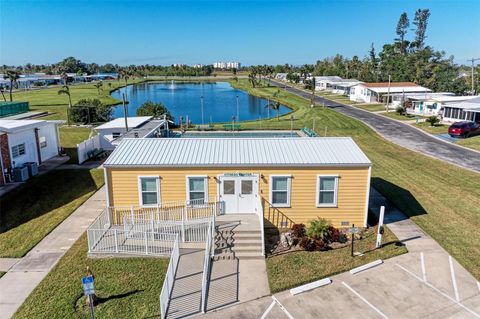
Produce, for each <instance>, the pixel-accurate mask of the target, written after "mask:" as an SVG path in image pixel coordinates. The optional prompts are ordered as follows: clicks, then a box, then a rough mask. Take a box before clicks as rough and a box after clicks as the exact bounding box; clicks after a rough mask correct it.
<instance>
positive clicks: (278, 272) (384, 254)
mask: <svg viewBox="0 0 480 319" xmlns="http://www.w3.org/2000/svg"><path fill="white" fill-rule="evenodd" d="M375 240H376V235H375V233H374V232H373V230H370V231H368V232H366V233H365V238H364V239H362V240H357V241H355V246H354V248H355V252H360V253H363V255H362V256H355V257H352V256H351V246H346V247H343V248H339V249H334V250H328V251H311V252H309V251H294V252H290V253H288V252H287V253H286V254H283V255H279V256H273V257H268V258H267V272H268V282H269V284H270V290H271V292H272V293H277V292H280V291H283V290H286V289H290V288H293V287H296V286H300V285H303V284H306V283H309V282H312V281H315V280H319V279H322V278H326V277H329V276H333V275H336V274H339V273H342V272H345V271H348V270H350V269H353V268H355V267H358V266H361V265H364V264H366V263H369V262H372V261H374V260H377V259H387V258H391V257H394V256H398V255H401V254H404V253H406V252H407V248H406V247H405V246H404V245H403V244H400V243H398V239H397V237H395V235H394V234H393V233H392V232H391V231H390V230H389V229H388V227H385V234H384V237H383V243H384V245H383V247H381V248H379V249H375Z"/></svg>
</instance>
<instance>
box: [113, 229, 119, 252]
mask: <svg viewBox="0 0 480 319" xmlns="http://www.w3.org/2000/svg"><path fill="white" fill-rule="evenodd" d="M113 238H114V239H115V252H116V253H118V238H117V230H116V229H114V230H113Z"/></svg>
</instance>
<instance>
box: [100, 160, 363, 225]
mask: <svg viewBox="0 0 480 319" xmlns="http://www.w3.org/2000/svg"><path fill="white" fill-rule="evenodd" d="M235 172H241V173H254V174H259V175H260V176H261V178H260V180H259V188H260V196H261V197H262V198H263V199H264V200H266V201H268V200H269V183H270V175H277V174H287V175H291V176H292V192H291V207H289V208H278V209H277V208H275V209H271V208H269V207H268V206H269V205H264V210H265V215H266V217H267V219H268V217H269V216H270V219H272V218H273V217H272V216H273V214H272V213H273V212H274V211H275V210H278V211H277V213H278V212H280V215H281V214H283V215H284V216H286V217H288V218H289V219H291V221H292V222H294V223H307V224H308V221H310V220H312V219H314V218H316V217H317V216H318V217H324V218H326V219H328V220H330V221H331V222H332V223H333V225H334V226H337V227H340V223H341V222H342V221H348V222H349V223H350V225H351V224H355V225H358V226H363V225H364V224H365V222H366V221H365V210H366V207H365V205H366V196H367V188H368V168H367V167H359V168H339V167H336V168H335V167H334V168H323V167H321V168H305V167H299V168H263V167H262V168H249V169H244V168H241V169H232V168H205V169H203V168H202V169H198V168H197V169H190V168H164V169H159V168H150V169H148V168H108V186H109V197H110V198H109V200H110V205H111V206H130V205H139V200H138V198H139V196H138V176H145V175H146V176H148V175H152V176H160V193H161V201H162V202H171V201H183V200H185V199H186V198H187V195H186V176H187V175H207V176H208V185H209V187H208V196H209V200H210V201H212V200H216V198H217V182H216V180H215V177H217V176H218V175H222V174H224V173H235ZM323 174H326V175H329V174H333V175H338V176H339V181H338V183H339V184H338V206H337V207H331V208H330V207H329V208H326V207H322V208H318V207H316V187H317V175H323ZM277 215H278V214H277ZM275 218H278V216H277V217H275ZM274 224H275V223H274ZM277 226H278V225H277Z"/></svg>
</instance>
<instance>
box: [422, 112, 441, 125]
mask: <svg viewBox="0 0 480 319" xmlns="http://www.w3.org/2000/svg"><path fill="white" fill-rule="evenodd" d="M425 122H427V123H430V126H435V125H436V124H437V123H438V122H440V119H439V118H438V117H437V116H436V115H432V116H429V117H427V119H426V120H425Z"/></svg>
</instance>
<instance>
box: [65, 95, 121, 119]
mask: <svg viewBox="0 0 480 319" xmlns="http://www.w3.org/2000/svg"><path fill="white" fill-rule="evenodd" d="M112 112H113V109H112V107H111V106H110V105H105V104H103V103H102V102H101V101H100V100H99V99H81V100H79V101H78V102H77V103H76V104H75V105H74V106H73V107H72V110H71V112H70V116H71V118H72V121H74V122H75V123H82V124H90V123H98V122H108V121H110V120H111V119H112Z"/></svg>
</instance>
